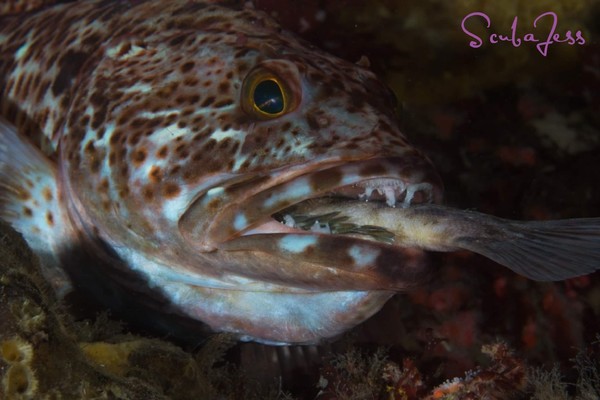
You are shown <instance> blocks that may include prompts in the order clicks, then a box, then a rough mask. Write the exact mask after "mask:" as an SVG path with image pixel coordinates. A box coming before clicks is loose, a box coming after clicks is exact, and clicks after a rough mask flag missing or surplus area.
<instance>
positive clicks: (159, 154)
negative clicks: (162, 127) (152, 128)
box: [156, 145, 169, 159]
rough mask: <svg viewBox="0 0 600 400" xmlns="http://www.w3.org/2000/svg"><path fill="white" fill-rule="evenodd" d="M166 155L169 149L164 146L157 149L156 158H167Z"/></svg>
mask: <svg viewBox="0 0 600 400" xmlns="http://www.w3.org/2000/svg"><path fill="white" fill-rule="evenodd" d="M168 153H169V148H168V147H167V146H166V145H164V146H162V147H161V148H160V149H158V151H157V152H156V157H158V158H161V159H162V158H165V157H167V154H168Z"/></svg>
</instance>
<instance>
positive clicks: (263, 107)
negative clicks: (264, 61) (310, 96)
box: [242, 68, 297, 119]
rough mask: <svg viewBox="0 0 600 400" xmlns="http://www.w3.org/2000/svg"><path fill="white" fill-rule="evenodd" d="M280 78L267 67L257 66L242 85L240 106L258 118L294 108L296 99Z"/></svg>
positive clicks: (271, 117)
mask: <svg viewBox="0 0 600 400" xmlns="http://www.w3.org/2000/svg"><path fill="white" fill-rule="evenodd" d="M294 97H295V96H293V94H292V91H291V90H290V89H289V87H288V85H286V84H285V83H284V82H283V80H282V79H280V78H279V77H278V76H277V75H275V74H274V73H272V72H271V71H270V70H268V69H264V68H258V69H256V70H254V71H252V72H250V74H248V76H247V77H246V79H245V80H244V83H243V85H242V108H243V109H244V111H246V113H248V114H250V115H251V116H253V117H256V118H258V119H273V118H277V117H280V116H281V115H284V114H287V113H288V112H290V111H292V110H293V109H294V108H295V104H296V103H297V99H294Z"/></svg>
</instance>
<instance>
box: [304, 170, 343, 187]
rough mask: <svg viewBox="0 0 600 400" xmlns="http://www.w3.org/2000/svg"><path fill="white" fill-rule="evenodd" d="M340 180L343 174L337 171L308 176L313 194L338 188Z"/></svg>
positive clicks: (325, 171) (326, 171) (320, 172)
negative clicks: (334, 187)
mask: <svg viewBox="0 0 600 400" xmlns="http://www.w3.org/2000/svg"><path fill="white" fill-rule="evenodd" d="M342 178H343V174H342V173H341V172H340V171H339V170H337V169H326V170H323V171H319V172H316V173H314V174H312V175H311V176H310V188H311V189H312V190H313V191H315V192H318V191H321V190H323V189H329V188H331V187H333V186H338V185H339V184H340V182H341V181H342Z"/></svg>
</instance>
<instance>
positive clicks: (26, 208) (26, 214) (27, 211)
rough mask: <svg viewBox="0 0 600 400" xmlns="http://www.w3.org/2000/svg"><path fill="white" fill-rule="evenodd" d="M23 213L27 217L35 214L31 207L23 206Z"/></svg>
mask: <svg viewBox="0 0 600 400" xmlns="http://www.w3.org/2000/svg"><path fill="white" fill-rule="evenodd" d="M23 214H25V216H26V217H31V216H32V215H33V211H32V210H31V208H29V207H23Z"/></svg>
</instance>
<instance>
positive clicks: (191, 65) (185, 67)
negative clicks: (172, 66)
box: [180, 61, 196, 73]
mask: <svg viewBox="0 0 600 400" xmlns="http://www.w3.org/2000/svg"><path fill="white" fill-rule="evenodd" d="M195 65H196V64H195V63H194V62H193V61H188V62H186V63H185V64H183V65H182V66H181V68H180V69H181V72H183V73H186V72H189V71H191V70H192V68H194V66H195Z"/></svg>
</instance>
